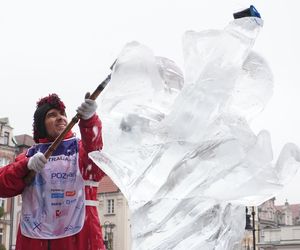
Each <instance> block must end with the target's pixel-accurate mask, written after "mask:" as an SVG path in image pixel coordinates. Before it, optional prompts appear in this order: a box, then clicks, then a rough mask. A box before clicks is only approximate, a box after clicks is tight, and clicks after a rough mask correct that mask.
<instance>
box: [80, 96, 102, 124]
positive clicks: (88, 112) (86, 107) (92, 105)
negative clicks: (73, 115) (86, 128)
mask: <svg viewBox="0 0 300 250" xmlns="http://www.w3.org/2000/svg"><path fill="white" fill-rule="evenodd" d="M89 96H90V94H89V93H87V94H86V95H85V100H84V102H83V103H82V104H81V106H80V107H78V108H77V110H76V111H77V114H79V117H80V118H81V119H83V120H88V119H90V118H91V117H92V116H93V115H94V114H95V112H96V109H97V103H96V101H95V100H91V99H88V98H89Z"/></svg>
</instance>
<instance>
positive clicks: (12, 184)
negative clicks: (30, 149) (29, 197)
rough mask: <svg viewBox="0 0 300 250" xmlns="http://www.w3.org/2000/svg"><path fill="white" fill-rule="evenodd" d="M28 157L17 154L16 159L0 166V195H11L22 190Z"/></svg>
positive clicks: (5, 196)
mask: <svg viewBox="0 0 300 250" xmlns="http://www.w3.org/2000/svg"><path fill="white" fill-rule="evenodd" d="M27 162H28V158H27V157H26V156H25V154H21V155H19V156H18V157H17V158H16V160H15V161H14V162H13V163H11V164H9V165H7V166H4V167H2V168H0V197H3V198H7V197H13V196H16V195H18V194H20V193H22V192H23V189H24V188H25V186H26V184H25V182H24V180H23V178H24V176H25V175H27V173H28V168H27Z"/></svg>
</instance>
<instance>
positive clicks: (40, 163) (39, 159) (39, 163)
mask: <svg viewBox="0 0 300 250" xmlns="http://www.w3.org/2000/svg"><path fill="white" fill-rule="evenodd" d="M46 163H47V159H46V157H45V155H44V154H43V153H41V152H37V153H36V154H35V155H34V156H32V157H30V158H29V161H28V164H27V167H28V169H30V170H33V171H35V172H40V171H42V170H43V168H44V167H45V164H46Z"/></svg>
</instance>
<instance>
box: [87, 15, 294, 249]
mask: <svg viewBox="0 0 300 250" xmlns="http://www.w3.org/2000/svg"><path fill="white" fill-rule="evenodd" d="M261 26H262V20H261V19H260V18H256V17H246V18H241V19H236V20H234V21H232V22H231V23H230V24H229V25H228V26H227V27H226V28H225V29H224V30H208V31H203V32H191V31H190V32H186V34H185V35H184V39H183V41H184V42H183V50H184V59H185V77H184V79H185V80H184V84H183V75H182V72H181V70H180V69H179V68H178V67H177V66H176V65H175V63H174V62H172V61H171V60H169V59H166V58H161V57H155V56H154V55H153V53H152V51H151V50H150V49H149V48H147V47H146V46H144V45H141V44H139V43H137V42H132V43H129V44H127V45H126V46H125V48H124V49H123V51H122V53H121V54H120V56H119V58H118V61H117V64H116V65H115V68H114V72H113V74H112V80H111V82H110V83H109V85H108V86H107V88H106V89H105V91H104V93H103V95H102V96H101V97H100V98H101V99H100V103H99V107H100V109H101V110H100V114H101V118H102V120H103V134H104V149H103V150H102V151H101V152H92V153H91V154H90V157H91V158H92V159H93V161H94V162H96V163H97V164H98V165H99V166H101V168H102V169H103V170H104V171H105V172H106V173H107V174H108V175H109V176H110V177H111V178H112V180H113V181H114V182H115V183H116V185H118V187H119V188H120V190H121V191H122V192H123V194H124V195H125V197H126V198H127V200H128V204H129V207H130V210H131V214H132V217H131V223H132V225H131V229H132V249H134V250H146V249H147V250H148V249H151V250H158V249H161V250H166V249H187V248H188V249H190V250H192V249H197V250H199V249H201V250H206V249H218V250H224V249H235V248H236V247H237V246H238V244H239V242H240V240H241V237H242V235H243V233H244V227H245V226H244V224H245V214H244V212H245V209H244V205H258V204H260V203H261V202H263V201H265V200H266V199H268V198H270V197H272V196H273V195H274V194H275V193H276V192H277V191H278V190H279V189H281V188H282V186H283V185H284V184H285V183H286V182H287V181H288V180H289V178H291V176H292V175H294V174H295V172H296V171H297V169H298V168H299V161H300V154H299V150H298V148H297V147H296V146H295V145H293V144H287V145H285V146H284V148H283V149H282V152H281V154H280V156H279V159H278V160H277V162H276V163H273V155H272V149H271V143H270V138H269V134H268V132H267V131H261V132H260V133H259V134H258V135H255V134H254V133H253V132H252V130H251V129H250V127H249V124H248V123H249V122H250V121H251V119H253V118H254V117H255V115H257V114H258V113H259V112H260V111H261V110H262V109H263V108H264V106H265V104H266V103H267V101H268V99H269V98H270V97H271V95H272V74H271V71H270V69H269V67H268V65H267V64H266V62H265V60H264V59H263V58H262V57H261V56H259V55H257V54H256V53H254V52H252V51H251V49H252V46H253V44H254V41H255V39H256V36H257V35H258V32H259V29H260V28H261Z"/></svg>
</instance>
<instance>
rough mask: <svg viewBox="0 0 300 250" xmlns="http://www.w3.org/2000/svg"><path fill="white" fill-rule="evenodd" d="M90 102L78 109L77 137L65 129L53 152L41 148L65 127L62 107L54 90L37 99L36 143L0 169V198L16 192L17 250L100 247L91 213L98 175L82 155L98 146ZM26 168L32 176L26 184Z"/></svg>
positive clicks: (96, 123)
mask: <svg viewBox="0 0 300 250" xmlns="http://www.w3.org/2000/svg"><path fill="white" fill-rule="evenodd" d="M96 109H97V104H96V102H95V101H93V100H90V99H85V101H84V103H82V105H81V106H80V107H79V108H78V110H77V113H78V114H79V116H80V122H79V128H80V133H81V140H79V139H78V138H76V137H75V136H74V135H73V133H72V132H69V133H68V134H67V135H66V136H65V138H64V140H63V141H62V142H61V144H60V145H59V146H58V148H57V149H56V150H55V151H54V152H53V154H52V155H51V156H50V157H49V159H46V158H45V156H44V153H45V151H46V150H47V148H48V147H49V146H50V145H51V142H52V141H54V140H55V138H57V136H59V135H60V133H61V132H62V131H63V130H64V129H65V127H66V125H67V117H66V114H65V105H64V103H63V102H62V101H61V100H60V98H59V97H58V96H57V95H56V94H51V95H49V96H46V97H44V98H42V99H40V100H39V101H38V102H37V109H36V111H35V113H34V124H33V137H34V140H35V142H36V144H35V145H34V146H33V147H31V148H30V149H29V150H28V151H27V153H26V154H21V155H19V156H18V157H17V158H16V160H15V162H13V163H11V164H9V165H7V166H5V167H3V168H1V169H0V196H1V197H12V196H15V195H18V194H22V211H21V219H20V226H19V230H18V235H17V243H16V249H17V250H27V249H30V250H49V249H52V250H56V249H57V250H58V249H59V250H64V249H65V250H96V249H97V250H105V246H104V244H103V239H102V233H101V226H100V222H99V217H98V213H97V207H96V205H97V199H96V195H97V186H98V182H99V181H100V180H101V178H102V177H103V176H104V173H103V172H102V170H101V169H99V168H98V166H97V165H95V164H94V163H93V162H92V161H91V160H90V159H89V158H88V153H89V152H91V151H94V150H100V149H102V134H101V129H102V127H101V121H100V120H99V118H98V116H97V114H96ZM29 170H33V171H35V172H36V175H35V179H34V180H33V182H32V183H31V184H30V185H28V186H27V185H26V184H25V182H24V177H25V176H26V175H27V174H28V172H29Z"/></svg>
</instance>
